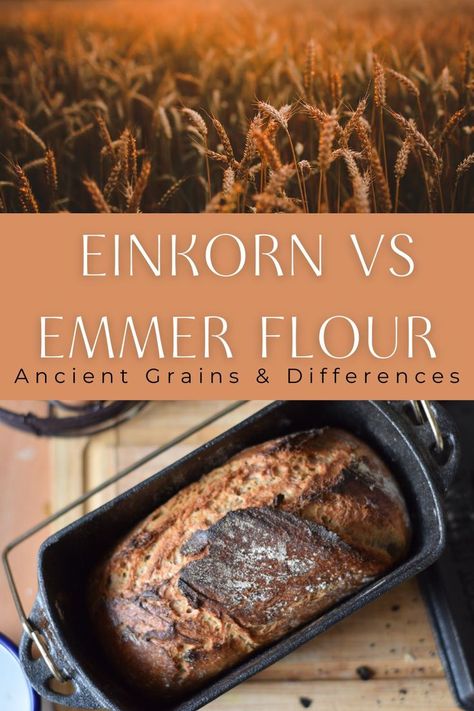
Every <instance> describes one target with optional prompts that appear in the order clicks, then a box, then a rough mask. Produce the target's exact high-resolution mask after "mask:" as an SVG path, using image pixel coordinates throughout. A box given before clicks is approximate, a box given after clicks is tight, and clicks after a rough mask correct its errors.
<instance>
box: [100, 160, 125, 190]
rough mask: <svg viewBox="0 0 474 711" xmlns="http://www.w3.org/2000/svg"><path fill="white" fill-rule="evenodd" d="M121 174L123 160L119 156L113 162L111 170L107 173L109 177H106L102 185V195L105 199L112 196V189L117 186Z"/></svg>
mask: <svg viewBox="0 0 474 711" xmlns="http://www.w3.org/2000/svg"><path fill="white" fill-rule="evenodd" d="M122 175H123V162H122V159H121V158H119V159H118V161H117V162H116V163H115V165H114V166H113V168H112V170H111V171H110V173H109V177H108V178H107V182H106V184H105V187H104V197H105V199H106V200H110V198H111V197H112V195H113V193H114V191H115V190H116V188H117V187H118V185H119V183H120V179H121V177H122Z"/></svg>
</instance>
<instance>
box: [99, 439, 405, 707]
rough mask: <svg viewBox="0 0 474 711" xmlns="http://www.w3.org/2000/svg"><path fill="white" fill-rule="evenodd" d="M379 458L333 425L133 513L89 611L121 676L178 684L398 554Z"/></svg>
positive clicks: (256, 453) (401, 525) (394, 490)
mask: <svg viewBox="0 0 474 711" xmlns="http://www.w3.org/2000/svg"><path fill="white" fill-rule="evenodd" d="M409 539H410V529H409V523H408V516H407V511H406V508H405V504H404V502H403V499H402V497H401V494H400V492H399V489H398V487H397V484H396V482H395V480H394V479H393V477H392V475H391V474H390V472H389V471H388V470H387V468H386V466H385V465H384V464H383V462H382V461H381V460H380V459H379V457H378V456H377V455H376V454H375V453H374V452H373V451H372V450H371V449H370V448H369V447H367V446H366V445H365V444H363V443H362V442H361V441H360V440H358V439H357V438H356V437H354V436H352V435H350V434H348V433H347V432H344V431H341V430H337V429H329V428H328V429H324V430H311V431H308V432H302V433H297V434H292V435H288V436H285V437H281V438H279V439H277V440H273V441H270V442H266V443H264V444H261V445H257V446H255V447H252V448H250V449H247V450H245V451H243V452H240V453H239V454H237V455H236V456H234V457H233V458H232V459H230V460H229V461H228V462H226V463H225V464H224V465H223V466H221V467H219V468H217V469H215V470H214V471H212V472H210V473H209V474H206V475H205V476H203V477H202V478H201V479H200V480H199V481H197V482H195V483H193V484H191V485H189V486H187V487H186V488H184V489H182V490H181V491H180V492H178V493H177V494H176V495H175V496H174V497H172V498H171V499H170V500H169V501H168V502H166V503H165V504H163V505H162V506H160V507H159V508H158V509H157V510H156V511H154V512H153V513H152V514H151V515H150V516H149V517H148V518H147V519H146V520H144V521H143V522H142V523H140V524H139V525H138V526H137V527H136V528H135V529H134V531H132V533H131V534H130V535H129V536H127V538H126V539H125V540H123V541H122V542H121V543H120V544H119V545H118V546H117V547H116V548H115V550H114V551H113V552H112V554H111V555H110V557H109V558H108V559H107V560H106V561H105V562H104V563H103V564H102V566H100V568H99V569H98V571H97V573H96V575H95V577H94V581H93V583H92V586H91V608H92V614H93V618H94V621H95V623H96V625H97V628H98V631H99V636H100V638H101V641H102V643H103V644H104V645H105V646H106V647H107V649H108V652H109V653H110V655H111V657H112V658H113V659H115V661H116V662H118V663H119V664H120V665H121V669H122V670H126V671H125V674H126V676H127V677H128V678H129V679H130V680H132V681H134V682H135V683H139V684H140V686H141V687H142V688H145V689H146V688H148V689H150V690H151V691H153V692H157V691H159V692H160V693H164V692H166V691H169V692H171V693H173V694H179V693H180V692H183V691H185V690H187V689H188V688H194V687H196V686H198V685H199V684H200V683H202V682H204V681H205V680H207V679H208V678H210V677H212V676H213V675H215V674H216V673H218V672H220V671H222V670H224V669H226V668H228V667H229V666H231V665H233V664H235V663H236V662H238V661H239V660H240V659H242V658H244V657H245V656H246V655H248V654H249V653H250V652H252V651H253V650H255V649H257V648H259V647H260V646H262V645H265V644H268V643H270V642H271V641H273V640H275V639H277V638H278V637H280V636H282V635H283V634H285V633H286V632H288V631H289V630H291V629H294V628H295V627H297V626H298V625H300V624H301V623H302V622H304V621H306V620H308V619H311V618H313V617H315V616H316V615H317V614H319V613H320V612H321V611H323V610H324V609H327V607H329V606H330V605H332V604H334V603H335V602H336V601H337V600H339V599H341V598H342V597H344V596H347V595H348V594H350V593H352V592H354V591H355V590H357V589H359V588H360V587H361V585H364V584H365V583H367V582H368V581H370V580H372V579H373V578H374V577H376V576H377V575H380V574H381V573H382V572H383V571H384V570H387V569H388V568H390V567H392V566H393V565H394V564H395V563H396V562H397V561H398V560H400V559H401V558H402V557H403V556H404V555H406V552H407V549H408V545H409Z"/></svg>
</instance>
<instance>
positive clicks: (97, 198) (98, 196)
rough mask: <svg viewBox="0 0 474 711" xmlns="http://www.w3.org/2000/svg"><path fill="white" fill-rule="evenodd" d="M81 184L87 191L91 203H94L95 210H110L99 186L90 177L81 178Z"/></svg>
mask: <svg viewBox="0 0 474 711" xmlns="http://www.w3.org/2000/svg"><path fill="white" fill-rule="evenodd" d="M82 184H83V185H84V187H85V188H86V190H87V192H88V193H89V197H90V198H91V201H92V204H93V205H94V207H95V209H96V211H97V212H110V206H109V204H108V203H107V200H106V199H105V197H104V196H103V194H102V192H101V190H100V188H99V186H98V185H97V183H96V182H95V180H93V179H92V178H83V179H82Z"/></svg>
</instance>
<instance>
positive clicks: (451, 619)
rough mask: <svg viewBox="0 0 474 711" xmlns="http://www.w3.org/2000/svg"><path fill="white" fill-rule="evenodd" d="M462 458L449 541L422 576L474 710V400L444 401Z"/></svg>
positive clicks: (449, 663)
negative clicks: (433, 563)
mask: <svg viewBox="0 0 474 711" xmlns="http://www.w3.org/2000/svg"><path fill="white" fill-rule="evenodd" d="M445 407H446V408H447V410H448V412H449V414H450V415H451V417H453V419H454V420H455V422H456V425H457V427H458V433H459V442H460V445H461V450H462V452H461V462H460V466H459V471H458V474H457V475H456V481H455V482H454V484H453V486H451V487H450V489H449V492H448V495H447V497H446V501H445V511H446V519H447V526H446V529H447V536H446V543H447V544H446V547H445V549H444V551H443V554H442V555H441V557H440V558H439V559H438V560H437V561H436V563H435V565H432V566H431V568H430V569H429V570H427V571H425V573H423V575H422V576H421V579H420V580H421V585H422V589H423V592H424V594H425V598H426V602H427V604H428V610H429V612H430V614H431V618H432V622H433V627H434V630H435V633H436V636H437V638H438V646H439V651H440V653H441V657H442V659H443V662H444V666H445V669H446V671H447V674H448V678H449V680H450V682H451V686H452V689H453V692H454V695H455V696H456V698H457V700H458V702H459V705H460V706H461V708H463V709H466V710H467V711H474V438H473V436H472V434H473V427H474V403H473V402H472V400H468V401H465V402H464V401H461V402H460V401H457V402H448V403H445Z"/></svg>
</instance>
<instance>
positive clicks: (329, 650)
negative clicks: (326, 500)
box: [0, 401, 457, 711]
mask: <svg viewBox="0 0 474 711" xmlns="http://www.w3.org/2000/svg"><path fill="white" fill-rule="evenodd" d="M263 404H264V403H262V402H252V403H249V404H247V405H245V406H244V407H243V408H241V409H239V410H237V411H236V412H235V413H233V414H232V415H228V416H227V417H226V418H224V419H223V420H222V421H220V422H219V423H215V424H213V425H211V426H210V427H207V428H206V429H205V430H203V431H202V432H199V433H197V434H195V435H193V436H192V437H191V438H190V439H189V440H187V441H186V442H183V443H181V444H180V445H178V446H177V447H175V448H174V449H173V450H171V451H169V452H166V453H164V454H162V455H160V457H157V458H155V459H154V460H153V461H152V462H151V463H149V464H147V465H146V466H144V467H142V468H141V469H140V470H139V471H137V472H135V473H133V474H131V475H129V476H127V477H126V478H125V479H124V480H122V481H121V482H119V483H118V484H115V485H113V486H111V487H108V489H107V490H106V491H105V492H103V493H101V494H100V495H98V496H96V497H94V499H93V501H92V502H91V501H89V502H88V503H87V505H85V506H84V507H81V508H80V509H78V510H77V511H76V512H75V515H77V514H78V513H80V512H81V511H85V510H89V509H90V508H91V507H92V506H95V505H98V504H100V503H103V502H104V501H105V500H107V499H109V498H111V497H112V496H115V495H116V494H117V493H119V492H121V491H124V490H125V489H127V488H128V487H129V486H131V485H132V484H133V483H136V482H137V481H139V480H141V479H143V478H144V477H146V476H149V475H150V474H152V473H154V472H155V471H157V470H158V469H160V468H161V467H162V466H164V465H165V464H166V463H168V462H171V461H174V460H175V459H176V458H177V457H178V456H182V455H183V454H185V453H187V452H188V451H191V450H192V449H194V448H195V447H196V446H198V445H199V444H201V443H202V442H204V441H207V440H208V439H209V438H210V437H212V436H214V435H216V434H217V433H218V432H220V431H223V430H225V429H227V428H228V427H229V426H231V425H232V424H233V423H235V422H237V421H239V420H240V419H242V417H243V416H244V415H247V414H250V412H252V411H255V410H257V409H259V408H260V407H261V406H262V405H263ZM225 405H226V403H218V402H210V401H205V402H202V401H195V402H188V401H186V402H164V403H153V404H150V405H149V406H148V407H147V408H146V410H145V411H144V412H142V413H141V414H140V415H138V416H137V417H136V418H135V419H134V420H133V421H131V422H130V423H128V424H126V425H125V426H123V427H121V428H120V429H119V430H112V431H110V432H107V433H104V434H102V435H99V436H97V437H94V438H92V439H90V440H87V441H86V440H73V441H70V440H56V441H54V442H50V443H49V444H48V445H47V447H45V446H44V443H41V442H38V441H37V440H35V439H34V438H31V437H27V436H25V435H20V434H18V433H13V432H10V431H8V430H6V429H0V446H1V448H2V455H3V456H2V462H3V465H2V469H1V470H0V471H1V477H2V483H3V484H4V490H5V484H6V490H7V492H8V502H9V506H10V507H16V509H15V510H16V512H17V513H16V515H15V516H13V514H12V513H11V511H10V512H7V510H6V509H5V510H4V508H5V506H4V501H2V503H1V504H0V506H1V512H2V516H1V528H0V532H1V535H2V543H3V541H4V540H5V539H6V538H7V537H8V535H9V532H10V531H11V532H14V531H20V530H21V529H22V528H25V527H26V526H28V525H29V524H30V523H32V522H33V521H32V519H34V520H36V519H37V517H38V516H39V515H41V513H42V512H44V511H46V510H48V508H49V506H52V507H53V508H54V509H57V508H58V507H59V506H61V505H63V504H65V503H67V502H68V501H70V500H71V499H72V498H74V497H75V496H77V495H78V493H81V492H82V491H84V490H86V489H89V488H90V487H92V486H95V485H97V484H99V483H101V482H103V481H104V480H105V479H106V478H107V477H109V476H111V475H113V474H115V472H116V471H118V470H119V469H121V468H123V467H125V466H128V465H129V464H131V463H133V462H135V461H136V460H137V459H138V458H140V457H142V456H143V455H144V454H147V453H149V452H151V451H153V449H155V448H156V447H158V446H159V445H160V444H163V443H164V442H166V441H168V440H169V439H170V438H171V437H174V436H176V435H177V434H178V433H180V432H182V431H184V430H187V429H188V428H189V427H191V426H192V425H194V424H195V423H196V422H197V421H200V420H202V419H204V418H206V417H208V416H209V415H210V414H211V413H213V412H215V411H217V410H219V409H221V408H222V407H224V406H225ZM25 450H27V451H28V452H29V454H28V455H26V454H25ZM20 451H21V452H23V454H22V455H19V454H18V452H20ZM25 457H26V459H27V461H24V459H25ZM18 461H20V462H21V464H20V465H19V464H18ZM48 462H49V464H48ZM28 477H29V478H28ZM30 479H31V482H30ZM20 488H21V489H22V490H21V491H20ZM27 489H28V495H26V496H25V491H26V490H27ZM29 492H31V496H30V495H29ZM71 517H72V516H71V515H70V516H69V517H68V518H69V520H70V519H71ZM58 525H64V522H61V524H58ZM22 556H23V560H25V561H26V560H27V559H28V560H29V565H30V566H34V563H33V562H32V560H31V550H25V551H24V552H22ZM20 569H22V573H21V576H20V577H21V582H22V584H23V582H24V581H23V579H24V580H25V581H26V583H25V584H26V587H25V586H23V588H24V589H25V590H28V589H31V590H32V591H33V590H34V586H33V584H32V582H31V580H32V575H33V567H30V568H29V569H28V570H27V569H26V567H25V568H23V567H22V565H21V561H20ZM1 585H2V588H1V592H2V601H3V600H4V594H5V592H6V589H5V586H4V580H3V577H2V580H1ZM30 599H32V594H30V595H29V597H28V598H27V601H29V600H30ZM7 602H8V603H9V601H7ZM0 615H1V617H0V621H1V629H2V630H4V631H9V632H10V635H11V636H14V637H17V636H18V634H19V625H18V623H17V622H16V618H15V615H14V611H13V610H12V609H11V606H10V605H9V604H7V605H6V606H4V605H3V604H2V605H1V606H0ZM361 676H362V677H367V676H369V677H370V678H369V679H367V680H365V681H364V680H362V679H361ZM208 708H209V711H211V709H212V711H231V710H232V711H247V709H248V710H249V711H250V709H251V710H252V711H283V710H285V711H292V710H293V709H295V711H296V710H299V711H301V710H302V709H304V708H309V709H318V710H320V709H331V711H339V710H341V711H342V710H344V711H346V710H347V711H365V710H366V709H378V708H385V709H398V708H403V709H417V710H418V709H419V710H420V711H421V710H423V711H426V709H428V708H430V711H438V710H439V711H441V710H442V711H450V710H451V709H455V708H457V707H456V704H455V702H454V700H453V698H452V696H451V693H450V690H449V688H448V685H447V682H446V680H445V678H444V673H443V668H442V665H441V662H440V659H439V656H438V654H437V652H436V647H435V643H434V640H433V636H432V633H431V629H430V626H429V622H428V619H427V615H426V612H425V609H424V606H423V603H422V600H421V597H420V593H419V590H418V586H417V584H416V581H410V582H408V583H405V584H404V585H402V586H400V587H398V588H396V589H395V590H392V591H391V592H390V593H388V594H387V595H384V596H383V597H381V598H379V599H378V600H376V601H375V602H373V603H371V604H370V605H368V606H366V607H365V608H363V609H362V610H360V611H359V612H357V613H355V614H353V615H352V616H350V617H349V618H347V619H345V620H344V621H343V622H341V623H339V624H338V625H336V626H335V627H333V628H332V629H331V630H329V631H327V632H326V633H324V634H322V635H320V636H319V637H318V638H317V639H315V640H313V641H311V642H309V643H307V644H306V645H304V646H303V647H301V648H299V649H297V650H296V651H294V652H293V653H292V654H290V655H289V656H287V657H285V658H284V659H282V660H281V661H279V662H277V663H276V664H274V665H272V666H271V667H269V668H268V669H266V670H264V671H263V672H261V673H260V674H258V675H257V676H255V677H254V678H253V679H252V680H249V681H248V682H245V683H244V684H241V685H240V686H239V687H237V688H236V689H234V690H232V691H230V692H228V693H227V694H225V695H224V696H222V697H221V698H219V699H217V700H216V701H214V702H213V703H211V704H210V705H209V706H208ZM137 711H140V710H139V709H137Z"/></svg>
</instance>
